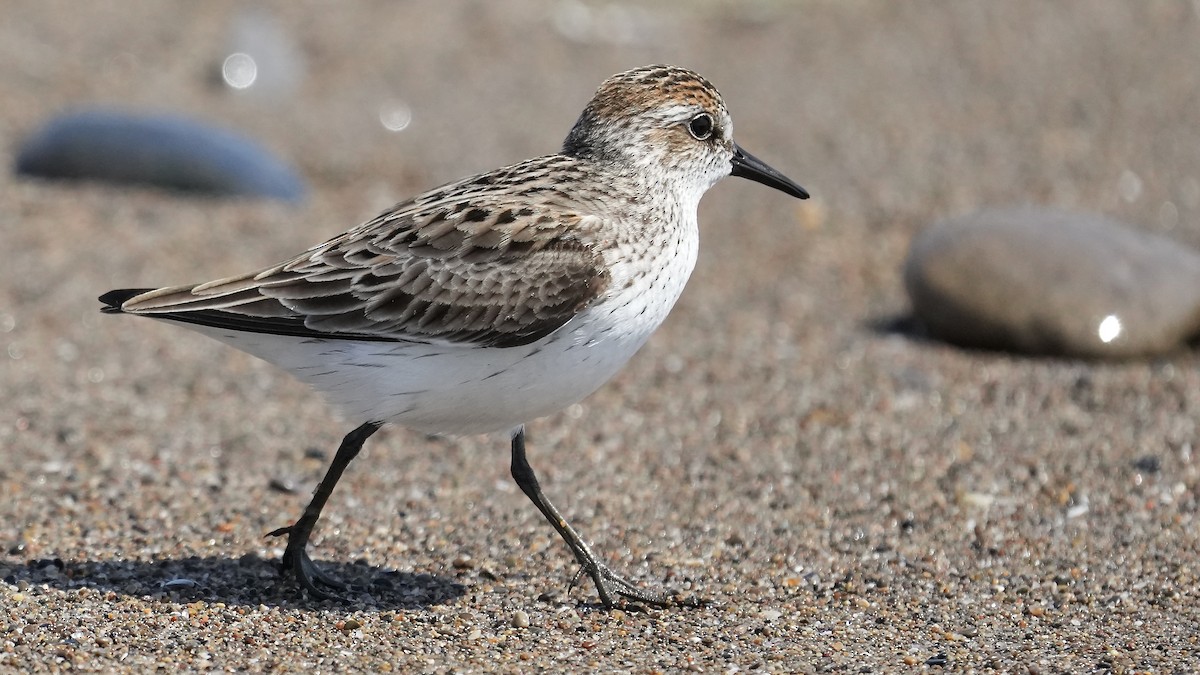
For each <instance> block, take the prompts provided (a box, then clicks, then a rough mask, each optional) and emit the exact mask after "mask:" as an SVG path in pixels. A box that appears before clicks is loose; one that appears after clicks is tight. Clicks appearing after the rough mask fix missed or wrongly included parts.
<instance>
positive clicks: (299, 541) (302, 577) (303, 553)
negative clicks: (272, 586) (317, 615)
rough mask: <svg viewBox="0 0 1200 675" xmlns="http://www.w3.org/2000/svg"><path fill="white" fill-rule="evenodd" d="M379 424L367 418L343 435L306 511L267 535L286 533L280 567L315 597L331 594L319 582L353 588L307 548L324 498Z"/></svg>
mask: <svg viewBox="0 0 1200 675" xmlns="http://www.w3.org/2000/svg"><path fill="white" fill-rule="evenodd" d="M380 426H382V425H381V424H380V423H379V422H367V423H366V424H363V425H362V426H360V427H358V428H357V429H355V430H354V431H351V432H350V433H348V434H346V437H345V438H343V439H342V444H341V445H340V446H338V450H337V454H336V455H334V457H333V462H332V463H331V464H330V465H329V470H328V471H326V472H325V477H324V478H322V479H321V482H320V483H318V484H317V489H316V490H315V491H314V492H313V498H312V500H311V501H310V502H309V503H308V506H306V507H305V508H304V514H303V515H301V516H300V519H299V520H297V521H296V522H295V523H293V524H291V525H288V526H287V527H281V528H279V529H277V530H272V531H271V532H268V533H267V536H268V537H281V536H283V535H285V534H286V535H287V538H288V541H287V548H285V549H284V551H283V560H282V561H281V563H280V567H281V569H282V570H283V572H284V573H287V572H289V571H290V572H291V573H292V574H293V575H295V577H296V580H297V581H299V582H300V585H301V586H303V587H304V588H305V590H307V591H308V593H309V595H311V596H312V597H314V598H317V599H325V598H329V597H331V596H330V594H329V593H327V592H326V591H324V590H322V589H320V588H319V587H318V586H317V584H318V583H320V584H322V585H324V586H328V587H329V588H333V589H336V590H341V591H344V590H348V589H349V588H350V587H349V586H348V585H347V584H346V583H345V582H343V581H341V580H339V579H337V578H336V577H334V576H331V575H330V574H328V573H326V572H323V571H321V569H320V568H319V567H317V566H316V564H315V563H313V561H312V559H311V558H309V557H308V551H307V550H306V549H307V547H308V538H309V537H310V536H311V535H312V531H313V528H314V527H316V525H317V519H318V518H320V517H321V509H323V508H325V502H327V501H329V495H331V494H333V488H334V486H335V485H337V482H338V479H340V478H341V477H342V472H343V471H345V470H346V467H347V466H349V465H350V462H351V461H352V460H353V459H354V458H355V457H356V456H358V451H359V450H362V446H363V443H364V442H366V440H367V439H368V438H370V437H371V434H373V433H375V432H376V431H378V430H379V427H380Z"/></svg>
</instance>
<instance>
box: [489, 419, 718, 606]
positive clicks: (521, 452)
mask: <svg viewBox="0 0 1200 675" xmlns="http://www.w3.org/2000/svg"><path fill="white" fill-rule="evenodd" d="M512 476H513V478H514V479H515V480H516V481H517V485H519V486H520V487H521V491H522V492H524V493H525V496H527V497H529V500H530V501H532V502H533V505H534V506H536V507H538V510H539V511H541V512H542V515H543V516H545V517H546V520H548V521H550V524H551V525H553V526H554V529H555V530H556V531H557V532H558V534H559V536H561V537H562V538H563V541H565V542H566V543H567V548H569V549H571V553H572V554H574V556H575V560H576V561H578V562H579V564H580V566H581V567H582V569H581V570H580V572H581V573H585V574H587V575H588V576H589V577H591V578H592V581H593V582H594V583H595V584H596V592H597V593H598V594H599V595H600V602H602V603H604V606H605V607H608V608H610V609H611V608H612V607H614V606H615V605H616V602H615V599H616V598H617V597H618V596H619V597H621V598H625V599H627V600H634V601H636V602H644V603H646V604H649V605H655V606H658V607H668V606H671V605H684V604H689V605H690V604H696V601H694V600H679V599H676V598H675V597H674V596H672V595H671V594H669V593H665V592H662V591H653V590H648V589H645V588H641V587H638V586H635V585H633V584H632V583H630V582H629V581H626V580H625V579H623V578H622V577H620V576H619V575H618V574H617V573H616V572H613V571H612V570H611V569H609V568H608V567H607V566H605V565H604V564H602V563H601V562H600V561H599V560H597V559H596V555H595V554H594V553H592V549H591V547H589V546H588V545H587V542H585V541H584V540H583V537H581V536H579V533H578V532H576V531H575V528H573V527H571V525H570V523H568V522H567V520H566V518H563V516H562V514H561V513H559V512H558V509H557V508H555V507H554V505H553V504H551V503H550V500H549V499H546V495H544V494H543V493H542V487H541V485H539V484H538V479H537V475H536V474H534V472H533V467H531V466H529V460H527V459H526V458H525V427H523V426H522V427H518V428H517V430H516V431H514V432H513V436H512ZM572 585H574V584H572Z"/></svg>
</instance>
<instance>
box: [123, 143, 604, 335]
mask: <svg viewBox="0 0 1200 675" xmlns="http://www.w3.org/2000/svg"><path fill="white" fill-rule="evenodd" d="M568 161H570V160H569V158H562V157H559V156H550V157H548V158H541V160H531V161H530V162H526V163H523V165H514V166H513V167H507V168H505V169H500V170H498V171H496V172H493V174H487V175H484V176H479V177H475V178H472V179H467V180H465V181H460V182H459V183H457V184H453V185H451V186H447V187H445V188H441V189H439V190H436V191H433V192H430V193H426V194H425V195H422V196H419V197H416V198H414V199H412V200H409V201H407V202H403V203H401V204H399V205H397V206H396V207H394V208H392V209H391V210H389V211H387V212H385V213H384V214H382V215H380V216H379V217H377V218H375V219H373V220H371V221H368V222H366V223H364V224H362V225H360V226H358V227H355V228H353V229H352V230H350V231H349V232H346V233H345V234H343V235H340V236H338V237H335V238H333V239H331V240H329V241H327V242H325V243H324V244H321V245H319V246H315V247H313V248H311V249H309V250H308V251H306V252H305V253H303V254H301V255H299V256H297V257H295V258H293V259H291V260H289V261H287V262H284V263H282V264H279V265H276V266H273V267H268V268H266V269H263V270H260V271H257V272H253V273H250V274H244V275H239V276H236V277H230V278H227V279H218V280H215V281H210V282H207V283H203V284H199V285H190V286H174V287H169V288H162V289H157V290H152V291H148V292H144V293H141V294H138V295H134V296H133V297H129V298H128V299H125V300H124V301H123V302H121V303H120V304H119V305H114V306H113V309H114V311H115V310H118V309H119V311H124V312H129V313H134V314H146V315H154V316H158V317H160V318H169V319H175V320H179V321H185V322H191V323H199V324H204V325H210V326H218V327H226V328H230V329H233V330H247V331H253V332H264V333H281V334H288V335H311V336H316V337H324V338H332V339H338V338H346V339H372V340H397V341H407V340H446V341H453V342H465V343H472V344H479V345H486V346H516V345H521V344H527V343H529V342H533V341H535V340H538V339H540V338H541V337H544V336H545V335H548V334H550V333H552V332H553V331H555V330H557V329H558V328H560V327H561V326H562V325H563V324H565V323H566V322H567V321H569V320H570V319H571V317H573V316H575V315H576V314H577V313H578V312H579V311H580V310H582V309H583V308H585V307H586V306H587V305H588V304H590V303H592V302H594V301H596V300H597V299H598V298H600V297H601V296H602V295H603V294H604V293H605V292H606V290H607V288H608V286H609V283H610V275H609V272H608V269H607V267H606V266H605V265H604V260H603V256H602V251H601V250H600V243H599V242H600V241H602V238H601V237H599V236H598V235H597V232H598V230H599V229H600V227H601V226H602V225H603V223H602V222H601V221H600V219H599V218H597V217H596V216H592V215H588V214H585V213H581V212H580V210H579V209H577V208H570V207H568V206H566V205H567V204H570V203H571V202H570V197H569V195H564V194H562V193H559V192H555V191H554V190H538V191H530V192H528V193H527V194H525V196H521V194H523V193H517V194H514V191H513V190H512V185H513V183H514V182H519V181H521V180H526V181H528V180H536V179H538V178H539V177H540V176H542V175H543V174H545V173H546V172H547V169H549V168H554V169H555V170H560V169H562V168H564V167H562V166H558V165H556V164H555V163H558V164H562V163H563V162H568ZM566 168H568V169H569V168H570V167H569V166H568V167H566ZM105 297H118V295H109V296H105Z"/></svg>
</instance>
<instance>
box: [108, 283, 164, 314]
mask: <svg viewBox="0 0 1200 675" xmlns="http://www.w3.org/2000/svg"><path fill="white" fill-rule="evenodd" d="M150 290H153V289H150V288H118V289H117V290H115V291H109V292H107V293H105V294H104V295H102V296H100V298H99V299H100V302H103V303H104V307H101V308H100V311H101V312H104V313H105V314H120V313H121V311H122V310H121V305H123V304H125V301H126V300H128V299H130V298H132V297H133V296H135V295H141V294H142V293H145V292H146V291H150Z"/></svg>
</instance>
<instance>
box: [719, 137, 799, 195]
mask: <svg viewBox="0 0 1200 675" xmlns="http://www.w3.org/2000/svg"><path fill="white" fill-rule="evenodd" d="M731 175H734V176H737V177H738V178H748V179H750V180H752V181H754V182H756V183H762V184H763V185H766V186H767V187H773V188H775V189H776V190H779V191H780V192H786V193H788V194H789V195H791V196H793V197H799V198H800V199H808V190H805V189H804V188H802V187H800V186H799V185H796V183H795V182H794V181H793V180H792V179H791V178H788V177H787V176H785V175H783V174H781V173H779V172H778V171H776V170H775V169H772V168H771V167H769V166H767V163H766V162H764V161H762V160H761V159H759V158H757V157H755V156H754V155H752V154H750V153H748V152H746V151H745V150H743V149H742V148H741V146H739V145H738V144H737V143H734V144H733V173H732V174H731Z"/></svg>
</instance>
